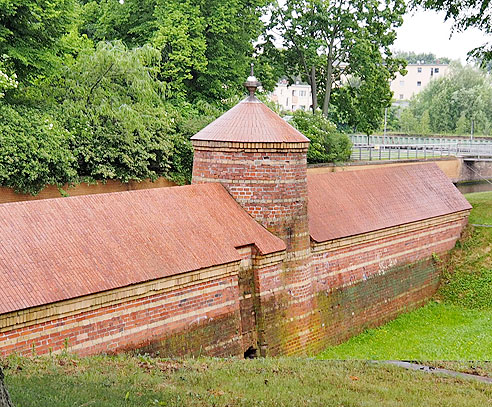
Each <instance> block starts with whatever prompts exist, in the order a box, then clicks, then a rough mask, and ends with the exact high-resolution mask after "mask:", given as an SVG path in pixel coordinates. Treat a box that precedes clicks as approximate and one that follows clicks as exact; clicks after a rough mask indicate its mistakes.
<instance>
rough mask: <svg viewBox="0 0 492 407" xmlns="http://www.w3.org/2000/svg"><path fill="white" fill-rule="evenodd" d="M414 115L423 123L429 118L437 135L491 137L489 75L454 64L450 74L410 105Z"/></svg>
mask: <svg viewBox="0 0 492 407" xmlns="http://www.w3.org/2000/svg"><path fill="white" fill-rule="evenodd" d="M409 109H410V111H411V112H412V114H413V115H414V116H415V117H416V118H417V119H418V120H421V119H422V118H423V117H424V115H425V114H426V113H425V112H428V115H429V126H430V130H431V131H432V132H435V133H455V132H461V131H462V130H463V129H464V127H465V126H468V130H467V131H465V133H467V132H469V131H470V127H471V123H472V122H473V126H474V131H475V133H481V134H490V131H491V126H492V117H491V113H490V112H492V80H491V78H490V76H488V75H487V74H486V73H485V72H483V71H481V70H478V69H475V68H473V67H470V66H465V67H463V66H461V65H459V64H454V65H452V66H451V70H450V73H449V74H448V75H446V76H444V77H441V78H438V79H435V80H433V81H432V82H431V83H430V84H429V85H428V86H427V87H426V88H425V89H423V90H422V92H420V93H419V94H418V95H417V96H416V97H414V98H413V99H412V100H411V102H410V107H409Z"/></svg>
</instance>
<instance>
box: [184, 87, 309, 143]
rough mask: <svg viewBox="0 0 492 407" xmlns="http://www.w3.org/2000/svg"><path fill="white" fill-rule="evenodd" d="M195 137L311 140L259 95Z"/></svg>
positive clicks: (244, 102) (229, 112)
mask: <svg viewBox="0 0 492 407" xmlns="http://www.w3.org/2000/svg"><path fill="white" fill-rule="evenodd" d="M191 140H197V141H198V140H199V141H223V142H238V143H308V142H309V139H308V138H307V137H305V136H303V135H302V134H301V133H300V132H299V131H298V130H296V129H295V128H294V127H292V126H291V125H290V124H289V123H287V122H286V121H285V120H284V119H282V118H281V117H280V116H279V115H278V114H276V113H275V112H273V111H272V110H271V109H269V108H268V107H267V106H266V105H265V104H263V103H262V102H260V101H259V100H258V99H257V98H256V97H255V96H248V97H247V98H246V99H244V100H243V101H242V102H240V103H238V104H237V105H236V106H234V107H233V108H232V109H231V110H229V111H227V112H226V113H224V114H223V115H222V116H220V117H219V118H218V119H217V120H215V121H213V122H212V123H210V124H209V125H208V126H207V127H205V128H204V129H202V130H201V131H199V132H198V133H197V134H195V135H194V136H193V137H192V138H191Z"/></svg>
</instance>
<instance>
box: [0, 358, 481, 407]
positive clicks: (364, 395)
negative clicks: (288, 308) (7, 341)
mask: <svg viewBox="0 0 492 407" xmlns="http://www.w3.org/2000/svg"><path fill="white" fill-rule="evenodd" d="M0 363H2V364H3V365H4V366H5V375H6V385H7V388H8V390H9V392H10V394H11V396H12V400H13V402H14V404H15V405H16V406H24V407H33V406H50V407H66V406H84V405H85V406H92V405H95V406H97V407H137V406H138V407H144V406H149V407H150V406H176V407H177V406H179V407H187V406H202V407H204V406H216V407H225V406H260V405H261V406H264V407H273V406H327V407H334V406H353V407H355V406H365V407H376V406H377V407H389V406H397V405H398V406H400V405H401V406H419V405H425V406H428V407H437V406H460V407H472V406H477V405H483V406H485V405H487V404H488V401H489V400H490V385H489V384H487V383H476V382H471V381H469V380H462V379H459V378H454V377H446V376H440V375H439V376H437V375H430V374H425V373H421V372H412V371H407V370H404V369H401V368H399V367H396V366H388V365H381V364H375V363H372V362H367V361H320V360H313V359H309V358H294V357H292V358H261V359H256V360H240V359H238V358H229V359H224V358H197V359H183V360H169V359H162V358H150V357H145V356H134V357H130V356H128V355H119V356H93V357H87V358H81V357H78V356H77V355H72V354H66V355H62V356H46V357H32V358H25V357H19V356H12V357H9V358H8V359H5V360H1V361H0ZM320 378H322V380H321V379H320Z"/></svg>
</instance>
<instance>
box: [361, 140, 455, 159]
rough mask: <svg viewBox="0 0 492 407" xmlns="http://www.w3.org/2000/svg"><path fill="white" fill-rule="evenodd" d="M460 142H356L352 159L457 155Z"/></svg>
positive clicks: (421, 157)
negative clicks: (407, 143)
mask: <svg viewBox="0 0 492 407" xmlns="http://www.w3.org/2000/svg"><path fill="white" fill-rule="evenodd" d="M458 153H459V145H458V143H447V144H409V145H403V144H382V145H367V144H354V145H353V147H352V155H351V158H352V160H358V161H373V160H405V159H407V160H408V159H426V158H437V157H448V156H457V155H458Z"/></svg>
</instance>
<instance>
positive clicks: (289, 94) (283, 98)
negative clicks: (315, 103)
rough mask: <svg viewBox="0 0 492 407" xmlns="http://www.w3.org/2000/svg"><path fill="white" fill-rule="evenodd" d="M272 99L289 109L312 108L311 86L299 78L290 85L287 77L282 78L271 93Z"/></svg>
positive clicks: (283, 107)
mask: <svg viewBox="0 0 492 407" xmlns="http://www.w3.org/2000/svg"><path fill="white" fill-rule="evenodd" d="M270 100H271V101H272V102H275V103H277V104H278V105H280V106H281V107H282V109H284V110H287V111H291V112H295V111H296V110H298V109H301V110H308V109H310V108H311V86H310V85H308V84H307V83H304V82H301V81H298V80H296V82H295V83H293V84H292V85H289V82H288V81H287V79H281V80H280V81H279V83H278V84H277V87H276V88H275V89H274V90H273V92H272V93H271V94H270Z"/></svg>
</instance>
